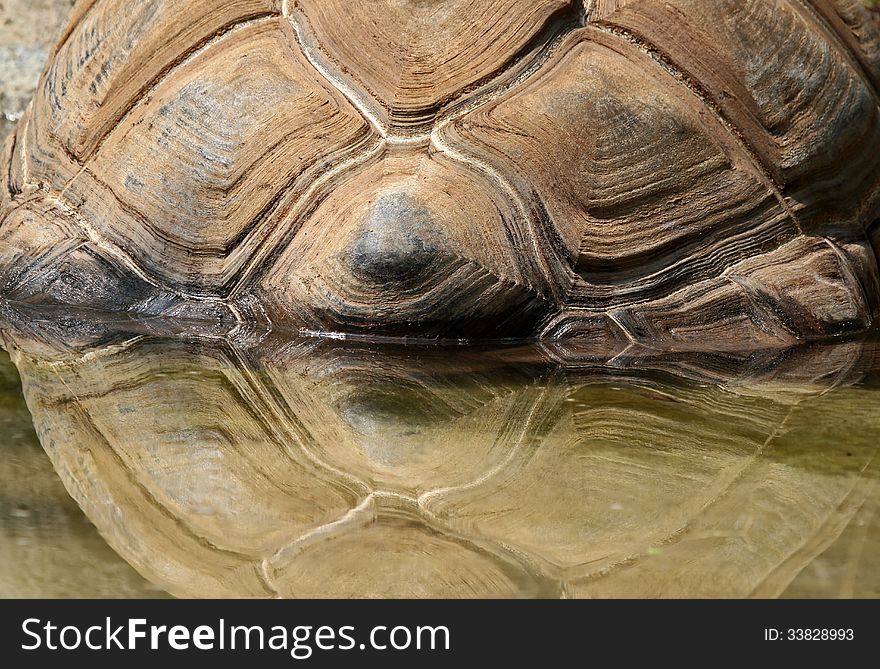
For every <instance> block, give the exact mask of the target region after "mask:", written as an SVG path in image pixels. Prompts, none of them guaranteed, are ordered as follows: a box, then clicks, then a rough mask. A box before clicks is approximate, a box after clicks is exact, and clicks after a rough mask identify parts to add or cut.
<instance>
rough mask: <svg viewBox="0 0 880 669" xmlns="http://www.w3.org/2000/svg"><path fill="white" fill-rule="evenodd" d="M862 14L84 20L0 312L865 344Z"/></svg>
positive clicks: (723, 10)
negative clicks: (43, 307) (861, 339)
mask: <svg viewBox="0 0 880 669" xmlns="http://www.w3.org/2000/svg"><path fill="white" fill-rule="evenodd" d="M878 90H880V33H878V30H877V28H876V25H875V24H874V23H873V21H872V18H871V16H870V15H869V13H868V10H867V9H866V8H865V6H864V5H863V2H862V0H711V2H710V1H709V0H433V1H431V2H426V1H424V0H370V1H369V2H368V1H366V0H345V1H343V0H284V1H282V0H236V1H235V2H230V1H228V0H203V1H202V2H194V1H191V0H189V1H188V0H150V1H147V2H138V3H131V2H126V1H124V0H79V2H78V3H77V4H76V5H75V8H74V10H73V15H72V17H71V20H70V22H69V25H68V26H67V28H66V29H65V30H64V31H63V34H62V35H61V37H60V39H59V41H58V43H57V45H56V46H55V48H54V50H53V52H52V54H51V57H50V62H49V64H48V65H47V67H46V69H45V71H44V73H43V76H42V78H41V80H40V83H39V86H38V89H37V92H36V95H35V97H34V99H33V102H32V104H31V105H30V107H29V108H28V110H27V111H26V113H25V114H24V116H23V118H22V119H21V121H20V122H19V124H18V126H17V127H16V129H15V131H14V132H13V133H12V134H11V136H10V137H9V139H8V141H7V142H6V143H5V148H4V149H3V152H2V161H0V162H2V170H0V171H2V175H0V294H2V295H4V296H5V297H7V298H9V299H12V300H15V301H18V302H50V303H51V302H59V303H66V304H74V305H78V306H80V307H89V308H98V309H102V310H111V311H115V310H122V311H128V312H135V313H142V314H151V315H163V316H168V317H177V318H181V319H199V320H203V319H207V320H213V321H229V322H257V321H259V322H264V323H272V324H275V325H276V326H280V327H284V328H291V329H293V330H299V331H303V332H321V333H351V334H360V335H367V336H406V337H428V338H436V339H462V338H464V339H476V338H484V339H504V338H515V337H527V338H543V339H548V340H549V339H559V338H566V337H580V338H583V339H585V340H587V341H607V340H620V341H636V342H660V343H662V342H666V343H669V344H675V343H680V344H684V345H693V344H699V345H713V344H716V343H725V344H733V345H740V344H742V343H745V342H748V343H750V344H755V343H757V344H759V345H766V346H777V345H784V344H787V343H789V342H791V341H794V340H799V339H809V338H823V337H831V336H836V335H840V334H845V333H848V332H852V331H858V330H863V329H865V328H867V327H869V326H870V324H871V321H872V318H873V317H875V316H876V314H877V313H878V304H880V283H878V270H877V259H876V253H877V249H878V244H880V225H878V224H877V221H878V212H880V187H878V186H880V123H878V119H880V116H878V114H880V109H878V100H880V96H878Z"/></svg>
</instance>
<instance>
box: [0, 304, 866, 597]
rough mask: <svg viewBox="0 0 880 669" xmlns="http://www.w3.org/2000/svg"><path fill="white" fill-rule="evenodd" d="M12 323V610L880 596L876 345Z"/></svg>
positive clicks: (6, 510) (24, 316) (7, 400)
mask: <svg viewBox="0 0 880 669" xmlns="http://www.w3.org/2000/svg"><path fill="white" fill-rule="evenodd" d="M2 312H3V314H4V315H3V318H2V321H0V333H2V339H3V342H4V345H5V347H6V349H7V350H8V351H9V356H5V355H4V356H3V358H2V360H0V380H2V384H3V385H2V393H0V437H2V447H3V448H4V449H5V451H6V452H5V453H4V457H2V458H0V491H2V492H0V594H2V595H3V596H37V597H44V596H48V597H54V596H83V597H84V596H88V597H92V596H96V597H105V596H162V595H163V594H165V593H168V594H171V595H176V596H185V597H205V596H212V597H214V596H243V597H264V596H277V595H281V596H285V597H286V596H301V597H303V596H304V597H324V596H335V597H385V596H403V597H560V596H566V597H748V596H760V597H765V596H770V597H775V596H796V597H853V596H855V597H877V596H880V570H878V569H877V565H878V564H880V513H878V510H880V484H878V472H880V463H878V458H877V452H878V449H880V383H878V381H880V375H878V370H880V348H878V346H877V345H876V344H874V343H870V342H868V343H859V342H849V343H845V344H838V345H835V346H825V347H808V348H801V349H795V350H790V351H777V352H762V351H753V352H748V353H742V354H736V353H725V354H715V355H700V354H695V353H690V354H687V353H679V354H668V355H661V354H659V353H657V352H653V351H650V350H647V349H633V348H630V349H622V350H620V351H604V352H596V351H590V350H589V349H582V350H578V349H577V348H576V347H568V348H564V349H563V348H558V347H551V348H544V347H525V346H507V347H497V348H494V349H482V350H479V349H469V348H453V349H439V348H432V347H427V346H416V345H413V346H390V345H372V346H371V345H368V344H365V343H356V342H337V341H327V340H318V339H300V340H291V339H285V338H283V337H280V336H274V335H267V334H266V333H258V332H236V333H233V334H232V335H231V336H229V337H226V338H224V337H221V336H219V333H210V332H205V331H203V330H196V329H191V330H183V331H172V330H171V327H170V326H169V325H168V324H166V323H162V322H160V321H148V322H135V321H131V320H124V319H120V318H119V317H116V318H115V320H114V318H113V317H108V318H97V317H95V316H94V315H91V316H89V317H88V318H79V317H77V316H76V315H70V314H66V313H65V314H58V313H54V314H52V313H50V314H45V313H42V312H34V311H21V310H20V309H18V308H15V309H13V308H10V307H9V306H8V305H6V306H5V307H4V308H3V309H2ZM178 330H179V329H178ZM13 363H14V366H13ZM16 367H17V369H16ZM19 374H20V378H21V385H20V384H19ZM25 401H26V402H27V407H29V410H28V408H26V407H25Z"/></svg>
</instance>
